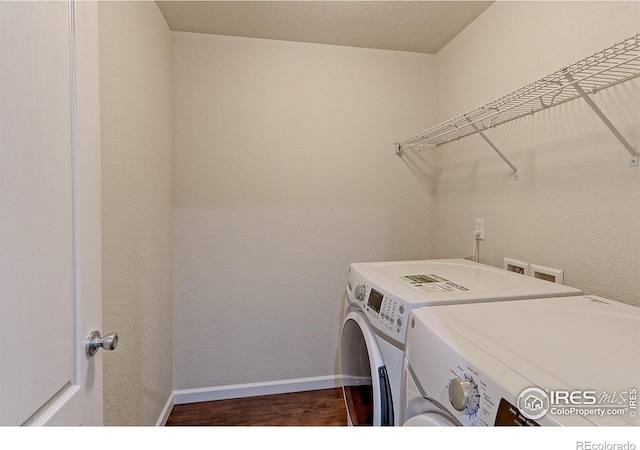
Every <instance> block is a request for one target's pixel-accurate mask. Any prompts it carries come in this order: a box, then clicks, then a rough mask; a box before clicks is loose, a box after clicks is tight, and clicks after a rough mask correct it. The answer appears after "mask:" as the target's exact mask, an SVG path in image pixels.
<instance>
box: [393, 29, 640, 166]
mask: <svg viewBox="0 0 640 450" xmlns="http://www.w3.org/2000/svg"><path fill="white" fill-rule="evenodd" d="M639 75H640V33H637V34H636V35H635V36H632V37H629V38H627V39H625V40H623V41H621V42H618V43H616V44H614V45H612V46H610V47H607V48H605V49H604V50H602V51H599V52H597V53H595V54H593V55H591V56H588V57H586V58H584V59H582V60H580V61H578V62H576V63H574V64H572V65H570V66H567V67H565V68H563V69H561V70H558V71H557V72H555V73H552V74H551V75H549V76H546V77H544V78H542V79H540V80H538V81H535V82H533V83H531V84H529V85H527V86H525V87H523V88H521V89H518V90H517V91H514V92H512V93H510V94H508V95H505V96H504V97H501V98H499V99H497V100H494V101H492V102H490V103H487V104H485V105H483V106H481V107H479V108H476V109H474V110H472V111H469V112H467V113H465V114H462V115H460V116H457V117H455V118H453V119H451V120H448V121H446V122H443V123H441V124H440V125H437V126H435V127H433V128H430V129H428V130H426V131H424V132H422V133H419V134H417V135H415V136H413V137H411V138H409V139H406V140H404V141H402V142H399V143H396V152H397V153H398V155H401V154H402V152H403V151H404V150H406V149H422V148H425V147H431V148H433V147H434V146H435V147H437V146H439V145H442V144H447V143H449V142H452V141H455V140H458V139H460V138H463V137H465V136H469V135H472V134H476V133H480V134H481V135H482V137H483V138H484V139H485V140H487V138H486V137H485V136H484V134H482V131H484V130H487V129H489V128H493V127H495V126H497V125H500V124H503V123H506V122H509V121H511V120H515V119H518V118H520V117H524V116H527V115H530V114H534V113H536V112H538V111H542V110H544V109H547V108H551V107H553V106H556V105H559V104H561V103H564V102H568V101H570V100H573V99H575V98H577V97H584V94H585V93H589V94H591V93H595V92H597V91H599V90H602V89H606V88H608V87H610V86H613V85H616V84H619V83H622V82H624V81H627V80H630V79H632V78H635V77H637V76H639ZM587 99H588V97H587ZM592 107H593V106H592ZM603 120H606V119H603ZM487 142H489V141H488V140H487ZM630 152H631V153H632V155H633V154H634V153H635V151H631V150H630ZM635 155H636V158H637V153H635ZM501 156H502V155H501ZM512 168H513V167H512ZM515 171H517V169H515V168H514V172H515Z"/></svg>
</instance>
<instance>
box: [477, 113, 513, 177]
mask: <svg viewBox="0 0 640 450" xmlns="http://www.w3.org/2000/svg"><path fill="white" fill-rule="evenodd" d="M466 119H467V121H468V122H469V124H471V126H472V127H473V128H474V129H475V130H476V132H477V133H478V134H479V135H480V136H481V137H482V139H484V140H485V141H486V142H487V144H489V145H490V146H491V148H492V149H493V150H494V151H495V152H496V153H497V154H498V156H500V158H502V160H503V161H504V162H506V163H507V165H508V166H509V167H511V170H513V179H514V180H518V179H519V178H520V174H519V172H518V168H517V167H516V166H514V165H513V164H511V161H509V160H508V159H507V157H506V156H504V154H503V153H502V152H501V151H500V150H498V147H496V146H495V145H494V144H493V142H491V141H490V140H489V138H488V137H487V136H486V135H485V134H484V133H483V132H482V130H481V129H480V128H479V127H478V126H477V125H476V124H475V123H473V121H472V120H471V119H469V118H468V117H467V118H466Z"/></svg>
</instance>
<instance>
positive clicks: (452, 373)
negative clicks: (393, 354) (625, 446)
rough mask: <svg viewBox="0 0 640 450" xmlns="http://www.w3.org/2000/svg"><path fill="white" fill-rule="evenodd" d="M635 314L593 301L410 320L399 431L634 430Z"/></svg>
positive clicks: (638, 323)
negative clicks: (416, 428)
mask: <svg viewBox="0 0 640 450" xmlns="http://www.w3.org/2000/svg"><path fill="white" fill-rule="evenodd" d="M638 342H640V308H637V307H634V306H631V305H627V304H623V303H619V302H615V301H611V300H607V299H604V298H602V297H596V296H577V297H569V298H567V297H564V298H548V299H535V300H527V301H514V302H503V303H484V304H474V305H454V306H436V307H433V308H423V309H419V310H414V311H413V313H412V316H411V318H410V325H409V330H408V332H407V345H406V364H405V370H404V376H403V410H404V419H403V420H404V424H405V425H431V426H441V425H464V426H495V425H521V426H535V425H562V426H573V425H584V426H590V425H603V426H612V425H623V426H640V419H639V418H638V417H637V416H638V412H640V411H639V409H640V405H639V404H638V389H640V358H638Z"/></svg>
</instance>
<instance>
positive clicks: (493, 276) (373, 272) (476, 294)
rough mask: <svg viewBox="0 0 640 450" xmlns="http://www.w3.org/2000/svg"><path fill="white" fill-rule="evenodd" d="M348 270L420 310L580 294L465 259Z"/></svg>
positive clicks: (369, 265)
mask: <svg viewBox="0 0 640 450" xmlns="http://www.w3.org/2000/svg"><path fill="white" fill-rule="evenodd" d="M351 268H352V270H355V271H357V272H358V273H359V274H360V276H362V277H363V278H365V279H366V280H367V281H369V282H370V283H371V284H373V285H375V286H377V287H378V288H380V289H382V290H384V291H386V292H388V293H389V294H391V295H394V296H396V297H398V298H401V299H402V300H403V301H405V302H409V303H415V304H418V305H419V306H427V305H445V304H454V303H473V302H478V301H499V300H513V299H525V298H540V297H559V296H567V295H581V294H582V291H581V290H579V289H575V288H571V287H569V286H564V285H561V284H556V283H551V282H549V281H545V280H540V279H537V278H533V277H528V276H524V275H521V274H517V273H514V272H509V271H506V270H503V269H498V268H496V267H492V266H487V265H485V264H480V263H475V262H472V261H468V260H466V259H435V260H423V261H391V262H374V263H353V264H351Z"/></svg>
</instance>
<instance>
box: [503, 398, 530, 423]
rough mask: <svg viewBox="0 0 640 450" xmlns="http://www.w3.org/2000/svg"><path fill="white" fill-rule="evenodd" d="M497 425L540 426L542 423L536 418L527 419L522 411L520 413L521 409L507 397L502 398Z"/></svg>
mask: <svg viewBox="0 0 640 450" xmlns="http://www.w3.org/2000/svg"><path fill="white" fill-rule="evenodd" d="M495 426H497V427H498V426H503V427H504V426H506V427H509V426H511V427H539V426H540V424H538V423H537V422H536V421H535V420H531V419H527V418H526V417H524V416H523V415H522V413H520V411H518V408H516V407H515V406H513V405H512V404H511V403H509V402H508V401H506V400H505V399H500V406H498V414H497V415H496V423H495Z"/></svg>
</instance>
